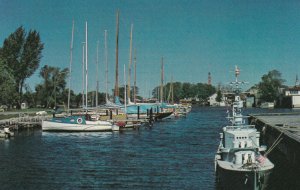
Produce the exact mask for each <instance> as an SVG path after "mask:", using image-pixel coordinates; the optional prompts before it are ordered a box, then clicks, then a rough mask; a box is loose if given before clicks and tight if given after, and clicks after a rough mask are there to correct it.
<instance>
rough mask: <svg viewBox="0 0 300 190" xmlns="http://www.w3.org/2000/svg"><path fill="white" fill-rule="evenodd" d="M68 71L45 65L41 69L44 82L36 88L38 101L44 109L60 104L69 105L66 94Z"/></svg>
mask: <svg viewBox="0 0 300 190" xmlns="http://www.w3.org/2000/svg"><path fill="white" fill-rule="evenodd" d="M67 75H68V69H67V68H65V69H62V70H61V69H60V68H58V67H52V66H48V65H45V66H44V67H42V68H41V71H40V77H42V78H43V82H42V83H41V84H38V85H37V86H36V87H35V91H36V93H37V97H36V98H37V100H38V101H39V103H40V104H41V105H42V106H43V107H52V108H53V107H54V106H56V105H59V104H67V102H66V99H67V97H68V96H67V95H66V94H65V93H64V92H65V88H66V84H67V83H66V77H67Z"/></svg>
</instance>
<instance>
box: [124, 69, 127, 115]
mask: <svg viewBox="0 0 300 190" xmlns="http://www.w3.org/2000/svg"><path fill="white" fill-rule="evenodd" d="M126 98H127V96H126V66H125V64H124V106H125V113H126V112H127V104H126Z"/></svg>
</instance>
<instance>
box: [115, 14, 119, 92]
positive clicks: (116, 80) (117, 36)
mask: <svg viewBox="0 0 300 190" xmlns="http://www.w3.org/2000/svg"><path fill="white" fill-rule="evenodd" d="M116 28H117V31H116V78H115V97H116V96H119V69H118V67H119V10H118V11H117V26H116Z"/></svg>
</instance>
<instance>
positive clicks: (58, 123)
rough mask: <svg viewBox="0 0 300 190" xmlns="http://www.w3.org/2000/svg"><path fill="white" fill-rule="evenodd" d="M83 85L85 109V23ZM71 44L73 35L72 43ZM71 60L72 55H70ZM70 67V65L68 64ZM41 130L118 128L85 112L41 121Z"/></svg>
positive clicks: (86, 62)
mask: <svg viewBox="0 0 300 190" xmlns="http://www.w3.org/2000/svg"><path fill="white" fill-rule="evenodd" d="M73 31H74V22H73V28H72V34H73ZM85 31H86V36H85V40H86V41H85V66H86V67H85V69H86V70H85V71H86V72H85V74H86V76H85V84H86V98H85V107H86V108H87V87H88V52H87V50H88V48H87V46H88V25H87V22H86V23H85ZM71 44H73V35H72V42H71ZM71 51H72V45H71ZM71 60H72V53H71ZM70 65H71V63H70ZM42 130H43V131H65V132H82V131H118V130H119V126H117V125H114V124H113V123H112V122H110V121H97V120H92V119H91V117H90V115H89V114H88V112H87V110H86V114H85V115H71V116H65V117H55V116H54V117H53V118H52V119H50V120H45V121H42Z"/></svg>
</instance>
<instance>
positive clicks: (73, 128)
mask: <svg viewBox="0 0 300 190" xmlns="http://www.w3.org/2000/svg"><path fill="white" fill-rule="evenodd" d="M42 130H43V131H65V132H83V131H118V130H119V126H117V125H114V124H113V123H111V122H109V121H89V120H86V117H85V116H77V115H73V116H67V117H53V118H52V119H51V120H45V121H42Z"/></svg>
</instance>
